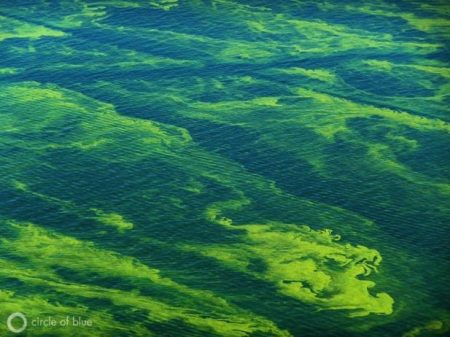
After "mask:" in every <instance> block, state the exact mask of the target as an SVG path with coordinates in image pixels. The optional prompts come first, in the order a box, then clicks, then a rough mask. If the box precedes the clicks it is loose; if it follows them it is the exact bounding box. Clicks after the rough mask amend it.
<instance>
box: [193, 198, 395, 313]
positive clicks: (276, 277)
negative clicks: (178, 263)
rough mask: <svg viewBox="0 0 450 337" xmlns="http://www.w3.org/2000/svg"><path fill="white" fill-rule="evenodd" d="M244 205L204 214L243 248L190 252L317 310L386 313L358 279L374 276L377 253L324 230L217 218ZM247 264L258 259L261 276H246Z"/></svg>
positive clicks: (384, 297)
mask: <svg viewBox="0 0 450 337" xmlns="http://www.w3.org/2000/svg"><path fill="white" fill-rule="evenodd" d="M248 204H249V201H248V200H246V199H240V200H230V201H227V202H221V203H219V204H215V205H213V206H211V207H210V208H209V209H208V211H207V213H206V216H207V217H208V218H209V219H210V220H212V221H215V222H216V223H218V224H220V225H222V226H226V227H227V228H229V229H231V230H233V229H234V230H244V231H245V233H246V235H245V239H243V242H241V243H236V244H232V245H207V247H202V248H199V247H192V248H193V249H195V250H200V251H201V252H202V254H205V255H206V256H209V257H212V258H214V259H218V260H220V261H222V262H223V263H224V264H226V265H227V266H229V267H230V268H234V269H237V270H240V271H244V272H247V273H250V274H252V275H254V276H256V277H258V278H261V279H263V280H266V281H269V282H272V283H274V284H275V285H276V286H277V288H278V289H279V291H280V292H281V293H282V294H284V295H287V296H290V297H293V298H295V299H297V300H299V301H302V302H306V303H310V304H314V305H315V306H316V307H317V308H319V309H330V310H337V309H343V310H348V311H349V315H350V316H351V317H358V316H367V315H369V314H373V313H375V314H386V315H388V314H391V313H392V310H393V303H394V300H393V299H392V297H391V296H389V295H388V294H386V293H383V292H381V293H376V294H374V295H373V294H371V293H370V291H369V290H370V289H371V288H373V287H374V286H375V283H374V282H372V281H369V280H364V279H361V277H362V276H369V275H370V274H371V272H372V271H377V266H378V265H379V264H380V263H381V260H382V259H381V255H380V253H379V252H377V251H376V250H373V249H369V248H366V247H364V246H360V245H358V246H352V245H350V244H342V243H340V242H339V240H340V236H339V235H335V234H332V231H331V230H329V229H324V230H321V231H316V230H312V229H311V228H310V227H308V226H306V225H302V226H299V225H290V224H283V223H267V224H243V225H238V226H233V221H232V219H229V218H226V217H224V216H223V215H222V211H223V210H226V209H239V208H241V207H244V206H245V205H248ZM252 259H260V260H261V261H262V262H263V263H264V270H263V271H260V272H259V271H258V272H255V271H252V269H251V261H252Z"/></svg>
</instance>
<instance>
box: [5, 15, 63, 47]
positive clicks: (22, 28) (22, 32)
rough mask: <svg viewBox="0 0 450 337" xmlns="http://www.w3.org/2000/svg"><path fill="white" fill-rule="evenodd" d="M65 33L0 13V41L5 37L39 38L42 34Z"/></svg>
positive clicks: (55, 34) (61, 34)
mask: <svg viewBox="0 0 450 337" xmlns="http://www.w3.org/2000/svg"><path fill="white" fill-rule="evenodd" d="M64 35H65V33H64V32H62V31H58V30H54V29H51V28H48V27H45V26H41V25H34V24H31V23H28V22H25V21H20V20H16V19H13V18H9V17H6V16H2V15H0V42H1V41H3V40H6V39H12V38H20V39H39V38H41V37H43V36H49V37H61V36H64Z"/></svg>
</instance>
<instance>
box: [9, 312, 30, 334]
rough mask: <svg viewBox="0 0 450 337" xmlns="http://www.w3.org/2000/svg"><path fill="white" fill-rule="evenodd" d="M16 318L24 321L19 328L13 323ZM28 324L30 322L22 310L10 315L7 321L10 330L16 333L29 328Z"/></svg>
mask: <svg viewBox="0 0 450 337" xmlns="http://www.w3.org/2000/svg"><path fill="white" fill-rule="evenodd" d="M16 318H18V319H20V320H21V321H22V325H21V326H20V327H18V328H16V327H15V326H14V325H13V324H12V323H13V320H14V319H16ZM27 324H28V321H27V318H26V317H25V315H24V314H22V313H21V312H15V313H13V314H11V315H9V317H8V320H7V321H6V325H7V326H8V329H9V331H11V332H14V333H21V332H22V331H24V330H25V329H26V328H27Z"/></svg>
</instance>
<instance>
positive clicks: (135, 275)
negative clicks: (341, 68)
mask: <svg viewBox="0 0 450 337" xmlns="http://www.w3.org/2000/svg"><path fill="white" fill-rule="evenodd" d="M6 224H7V225H9V226H11V227H12V228H14V229H15V230H16V231H17V235H18V236H17V238H16V239H13V240H8V239H2V240H1V241H0V249H1V250H2V251H14V254H16V255H17V256H21V257H26V258H27V262H26V263H23V264H20V265H18V264H17V263H13V262H10V261H7V260H6V261H5V260H3V259H2V260H0V263H1V264H2V268H1V272H0V273H1V274H2V275H3V276H6V275H8V276H9V277H15V278H17V279H19V280H21V281H22V282H25V283H27V284H29V285H31V286H35V285H36V286H45V287H47V288H49V290H51V291H52V292H56V293H60V292H62V293H69V294H71V295H72V296H79V297H82V298H98V299H108V300H110V301H111V302H112V303H114V304H115V305H120V306H132V307H133V308H135V309H138V308H139V309H144V310H148V311H149V316H148V320H149V322H152V321H154V322H167V321H170V320H173V319H182V320H183V321H185V322H186V323H187V324H189V325H192V326H194V327H197V328H199V329H205V330H206V331H211V332H214V333H218V334H220V335H224V336H248V335H249V334H250V333H252V332H253V331H266V333H268V334H271V335H276V336H289V334H288V333H287V332H285V331H282V330H279V329H278V328H277V327H276V326H275V325H273V324H272V323H271V322H270V321H267V320H264V319H262V318H259V317H257V316H255V315H251V314H247V313H245V312H243V311H241V310H239V309H237V308H235V307H233V306H232V305H230V304H228V303H227V302H226V301H224V300H222V299H220V298H217V297H216V296H215V295H213V294H211V293H209V292H205V291H201V290H194V289H189V288H186V287H184V286H182V285H179V284H177V283H175V282H173V281H171V280H170V279H167V278H164V277H161V276H160V274H159V271H158V270H154V269H150V268H148V267H146V266H144V265H142V264H140V263H138V262H135V261H133V259H131V258H128V257H121V256H118V255H117V254H114V253H111V252H108V251H105V250H102V249H98V248H96V247H95V246H94V245H92V244H90V243H87V242H81V241H79V240H76V239H73V238H71V237H67V236H63V235H60V234H55V233H50V232H48V231H46V230H44V229H43V228H40V227H37V226H35V225H33V224H30V223H28V224H27V223H25V224H22V223H17V222H12V221H8V222H6ZM4 225H5V223H3V226H4ZM16 247H22V248H21V249H20V250H18V249H17V248H16ZM105 262H107V263H105ZM55 266H58V268H61V267H65V268H68V269H70V270H73V271H81V272H87V271H89V270H91V271H93V272H95V273H97V274H99V275H103V276H112V277H122V278H126V277H129V278H131V279H136V280H137V279H142V280H147V281H146V282H148V283H150V284H155V285H159V286H163V287H168V288H169V289H170V290H171V291H172V292H181V293H183V294H184V295H183V296H184V299H183V302H186V304H189V301H188V300H187V299H188V298H191V301H192V302H191V303H190V304H191V306H188V307H183V306H177V305H175V306H174V305H171V304H170V303H164V302H165V301H160V300H156V299H152V298H150V297H148V296H142V295H140V294H139V292H134V291H132V292H125V291H122V290H119V289H114V288H113V287H110V288H105V287H100V286H94V285H90V284H79V283H73V282H68V281H66V280H63V279H62V278H61V277H59V276H58V275H57V274H56V273H55V271H54V267H55ZM1 294H2V296H6V299H5V301H6V305H7V309H9V310H11V309H13V310H14V309H20V310H27V313H29V314H33V313H37V314H39V315H43V314H45V312H46V311H47V310H48V311H49V312H51V314H52V315H55V314H57V315H55V317H57V318H59V319H61V318H64V314H68V313H70V314H72V315H73V314H76V313H82V314H83V315H89V316H90V317H91V319H92V320H94V321H95V322H96V323H97V325H94V328H93V330H94V331H95V332H92V331H91V332H87V333H88V334H91V333H94V334H96V333H101V332H102V331H105V330H106V331H108V330H109V329H111V328H114V325H116V327H117V325H118V324H117V323H115V324H113V325H112V326H108V323H109V321H108V316H109V315H108V313H105V312H98V313H96V312H95V311H94V312H91V310H88V308H83V307H74V308H72V307H70V308H67V307H66V308H64V307H60V308H57V309H56V310H53V311H52V306H51V305H45V304H46V301H45V300H43V298H42V297H39V296H38V297H36V298H34V299H30V298H26V299H24V298H22V297H21V296H18V297H17V298H16V297H15V296H14V294H13V293H11V292H1ZM195 302H197V303H201V306H204V307H208V306H209V305H208V303H210V304H213V305H214V308H216V309H214V310H217V311H209V312H208V313H207V314H205V313H202V312H201V311H198V310H196V309H195V304H194V303H195ZM43 304H44V305H43ZM218 304H220V305H218ZM22 305H28V307H24V306H22ZM197 305H198V304H197ZM219 308H220V309H219ZM210 310H211V309H210ZM127 329H129V331H134V330H135V329H136V330H137V331H135V333H138V334H142V333H143V332H142V328H141V327H139V326H137V327H135V326H134V324H131V325H127ZM139 331H140V332H139ZM52 332H53V330H52ZM34 333H36V335H41V334H45V330H44V331H40V330H38V329H36V330H34ZM91 335H92V334H91Z"/></svg>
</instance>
